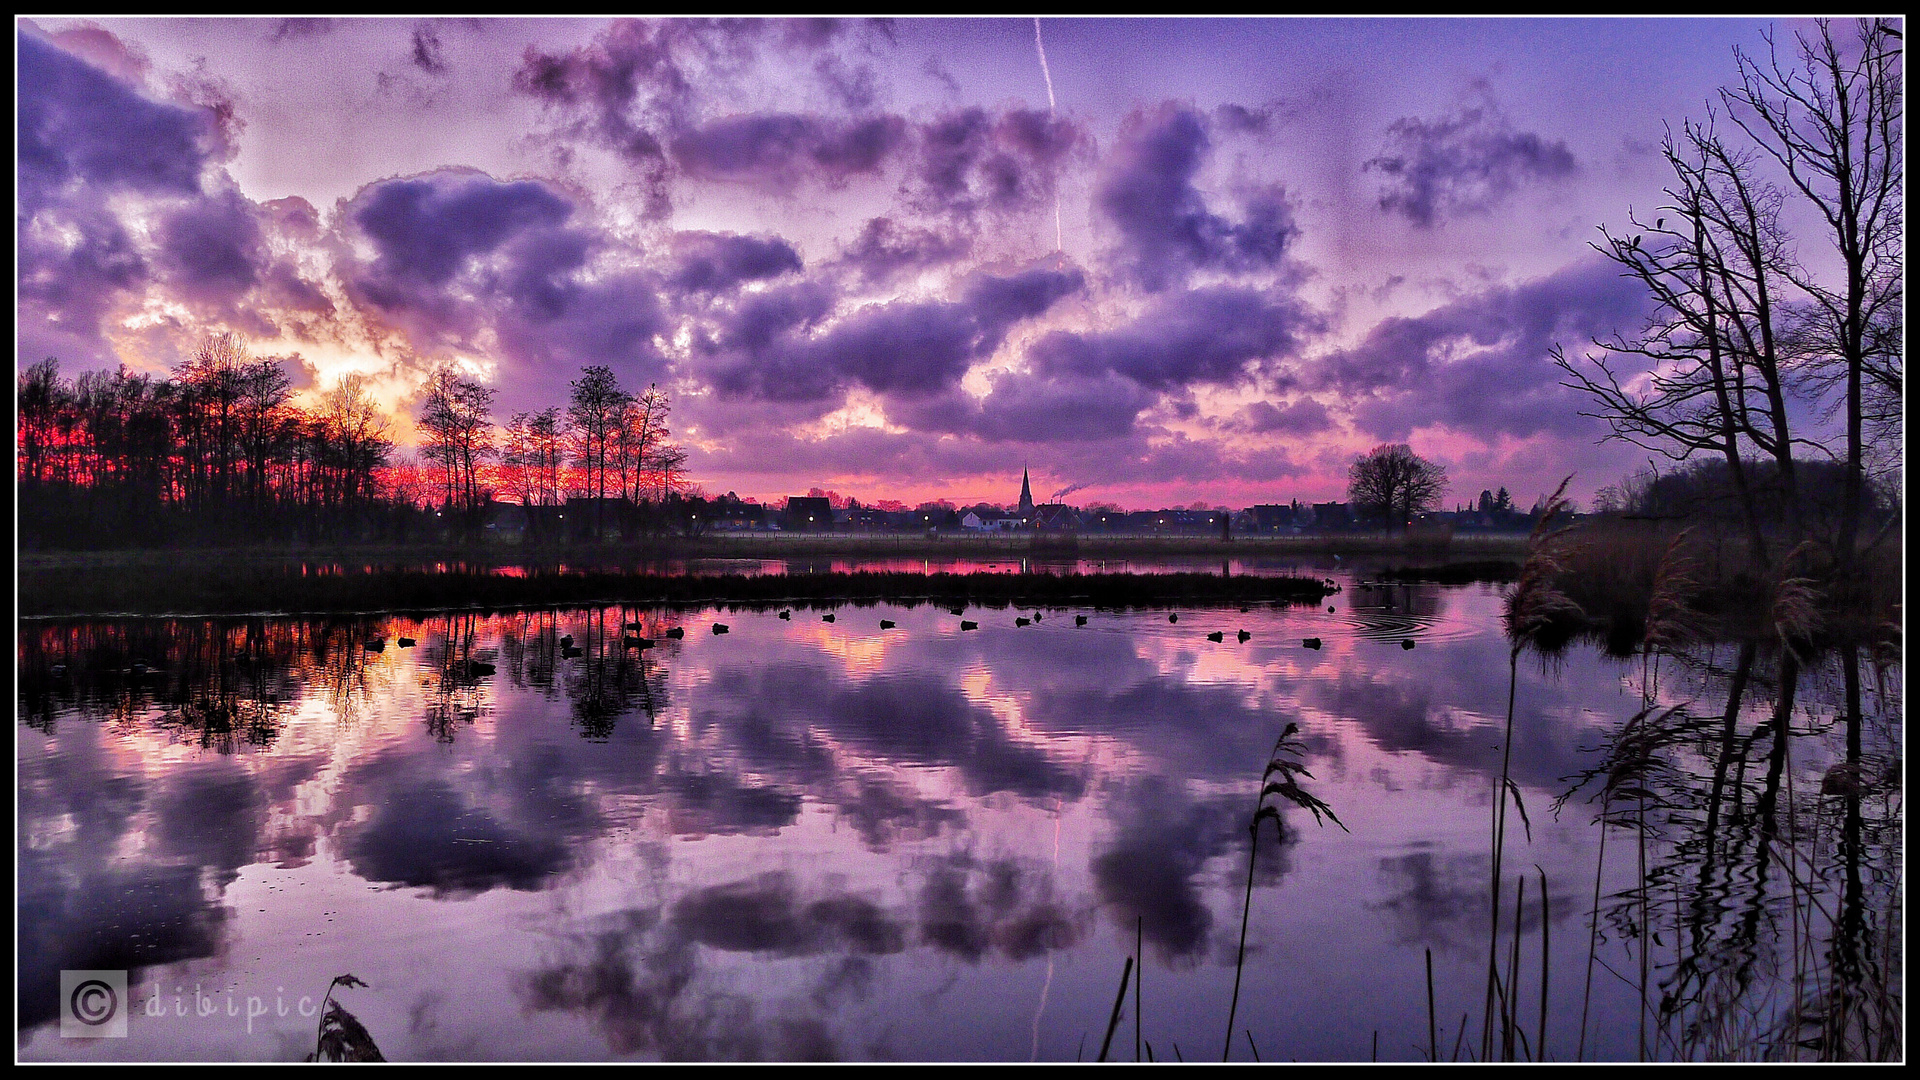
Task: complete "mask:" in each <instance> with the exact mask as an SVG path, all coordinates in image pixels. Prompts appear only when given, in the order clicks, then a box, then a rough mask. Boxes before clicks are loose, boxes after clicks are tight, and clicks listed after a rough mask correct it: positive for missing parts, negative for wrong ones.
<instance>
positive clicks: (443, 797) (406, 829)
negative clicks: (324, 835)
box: [341, 770, 570, 897]
mask: <svg viewBox="0 0 1920 1080" xmlns="http://www.w3.org/2000/svg"><path fill="white" fill-rule="evenodd" d="M409 771H410V770H409ZM393 779H394V780H395V781H397V782H392V783H378V782H376V783H374V784H373V785H371V787H372V789H373V790H371V791H369V790H367V789H365V788H363V789H361V790H360V791H358V792H357V796H358V798H360V799H363V800H366V802H367V803H368V804H370V805H372V806H373V808H374V810H373V816H372V818H371V819H369V820H368V821H367V822H366V823H365V824H359V825H349V826H346V827H345V828H344V830H343V832H344V836H343V837H342V842H341V853H342V855H344V856H345V858H346V860H347V861H348V862H349V863H351V864H352V866H353V868H354V871H355V872H356V873H358V874H359V875H360V876H361V877H364V878H366V879H367V880H369V881H385V882H391V883H394V884H397V885H409V886H423V887H426V888H430V889H432V890H433V893H434V895H435V896H438V897H447V896H455V897H460V896H473V895H477V894H479V893H483V892H486V891H488V890H490V889H496V888H499V887H501V886H506V887H507V888H511V889H523V890H531V889H538V888H541V887H542V886H543V885H545V884H546V883H547V881H548V879H549V878H550V877H551V876H552V875H554V874H557V873H559V872H560V871H561V870H563V869H565V868H566V867H567V865H568V863H569V860H570V856H569V853H568V851H567V848H566V847H565V846H564V845H563V844H562V843H561V842H560V841H559V840H557V839H556V838H554V837H550V836H541V835H537V834H529V833H522V832H516V831H513V830H510V829H509V828H507V827H506V826H505V825H503V824H501V823H500V821H498V820H497V819H496V818H495V817H494V816H493V815H492V814H491V813H489V812H488V811H487V810H484V809H481V808H479V807H476V806H473V805H472V804H471V803H469V802H468V801H467V799H466V798H464V797H463V796H462V795H461V794H460V793H459V792H457V791H455V790H454V789H453V788H451V787H449V786H448V785H447V784H445V783H443V782H441V781H440V780H437V779H427V778H425V777H414V776H400V777H394V778H393Z"/></svg>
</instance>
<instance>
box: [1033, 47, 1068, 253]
mask: <svg viewBox="0 0 1920 1080" xmlns="http://www.w3.org/2000/svg"><path fill="white" fill-rule="evenodd" d="M1033 49H1034V51H1035V52H1037V53H1039V54H1040V77H1041V78H1043V79H1045V80H1047V118H1048V119H1052V118H1053V114H1054V111H1055V110H1056V109H1058V108H1059V105H1058V103H1056V102H1055V101H1054V100H1053V72H1052V71H1050V70H1048V68H1047V45H1046V42H1044V41H1041V40H1040V18H1039V16H1037V15H1036V16H1034V19H1033ZM1053 249H1054V250H1055V251H1058V252H1059V253H1060V254H1061V255H1062V256H1063V257H1064V256H1065V255H1066V253H1067V242H1066V240H1065V238H1064V236H1063V234H1062V233H1061V231H1060V178H1059V176H1058V175H1056V176H1055V177H1054V178H1053Z"/></svg>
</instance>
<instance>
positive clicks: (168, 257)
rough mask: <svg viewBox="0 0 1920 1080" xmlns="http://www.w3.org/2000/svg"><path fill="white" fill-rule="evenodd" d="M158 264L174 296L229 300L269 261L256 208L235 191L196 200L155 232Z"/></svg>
mask: <svg viewBox="0 0 1920 1080" xmlns="http://www.w3.org/2000/svg"><path fill="white" fill-rule="evenodd" d="M158 237H159V241H160V267H161V269H162V270H163V271H164V272H165V273H166V276H167V284H168V285H169V286H170V287H171V289H172V290H173V291H174V292H175V294H176V295H178V296H181V297H184V298H185V299H188V300H193V301H196V302H202V303H230V302H232V301H233V300H236V299H238V298H239V297H240V296H241V295H243V294H245V293H246V292H247V291H248V290H250V289H252V288H253V287H254V285H255V284H257V283H258V282H259V281H260V279H261V276H262V273H263V270H264V266H265V264H266V263H267V261H268V258H269V256H268V252H267V249H266V241H265V237H264V235H263V234H262V232H261V229H260V223H259V220H258V218H257V208H256V207H255V206H254V204H253V203H252V202H250V201H248V200H247V199H246V198H245V197H244V196H242V195H241V194H240V193H239V192H238V191H232V190H229V191H226V192H222V193H221V194H220V195H217V196H214V197H212V198H206V199H198V200H195V201H194V202H192V203H189V204H187V205H186V206H183V207H181V208H180V209H178V210H176V211H174V212H173V213H171V214H169V215H167V217H166V218H165V219H163V220H162V221H161V223H160V228H159V230H158Z"/></svg>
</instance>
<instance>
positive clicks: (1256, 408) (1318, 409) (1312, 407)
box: [1224, 398, 1333, 435]
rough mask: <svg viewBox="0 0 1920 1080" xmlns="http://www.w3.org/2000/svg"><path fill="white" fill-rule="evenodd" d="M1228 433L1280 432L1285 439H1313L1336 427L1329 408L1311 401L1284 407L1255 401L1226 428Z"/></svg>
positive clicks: (1232, 419) (1292, 403)
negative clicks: (1316, 435)
mask: <svg viewBox="0 0 1920 1080" xmlns="http://www.w3.org/2000/svg"><path fill="white" fill-rule="evenodd" d="M1224 426H1225V427H1226V429H1227V430H1229V431H1244V432H1248V433H1250V434H1254V435H1265V434H1269V433H1271V432H1276V431H1277V432H1280V433H1282V434H1285V435H1312V434H1315V433H1316V432H1321V431H1325V430H1327V429H1328V428H1330V427H1332V426H1333V419H1332V418H1331V417H1329V416H1328V415H1327V407H1326V406H1324V405H1322V404H1320V403H1319V402H1317V401H1315V400H1313V399H1312V398H1301V399H1299V400H1298V401H1294V402H1291V403H1289V404H1287V405H1285V406H1277V405H1275V404H1273V403H1272V402H1270V401H1256V402H1253V403H1252V404H1250V405H1248V406H1247V407H1245V408H1243V409H1241V410H1240V411H1239V412H1237V413H1235V414H1234V415H1233V417H1232V418H1231V419H1230V420H1229V421H1228V422H1227V423H1226V424H1225V425H1224Z"/></svg>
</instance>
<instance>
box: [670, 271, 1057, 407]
mask: <svg viewBox="0 0 1920 1080" xmlns="http://www.w3.org/2000/svg"><path fill="white" fill-rule="evenodd" d="M1084 285H1085V279H1084V278H1083V277H1082V276H1081V274H1080V272H1079V271H1077V270H1070V271H1056V270H1043V269H1035V270H1028V271H1025V272H1022V273H1018V274H1013V275H1010V276H1006V277H992V276H986V275H982V276H979V277H976V278H974V279H972V280H971V281H969V282H968V283H967V284H966V286H965V287H964V288H963V290H962V294H961V299H960V300H958V301H956V302H943V301H924V302H911V301H903V302H897V303H892V304H874V305H870V306H867V307H864V308H860V309H857V310H855V311H854V312H852V313H851V314H849V315H847V316H845V317H843V318H841V319H839V320H838V321H836V322H834V323H833V324H832V325H831V326H830V327H828V328H827V329H826V330H825V331H823V332H820V333H817V334H806V333H804V331H805V330H807V329H808V328H810V327H812V326H813V325H814V324H816V323H818V322H819V321H820V320H822V319H824V318H825V316H826V315H827V313H828V312H829V311H830V310H831V307H832V297H831V295H830V294H829V293H828V291H827V289H826V287H825V286H824V285H823V284H821V283H819V282H803V283H800V284H796V285H794V286H790V287H788V288H785V289H770V290H767V291H766V292H763V293H760V294H757V295H754V296H750V297H747V298H745V299H743V300H742V301H741V302H740V303H739V304H737V305H736V306H735V307H734V308H733V309H732V310H731V311H730V312H728V313H726V314H725V316H724V317H723V318H722V320H721V322H720V324H719V326H718V327H716V328H713V329H711V330H710V331H709V332H708V333H706V334H704V335H703V336H702V337H701V338H700V339H699V340H698V341H697V342H696V352H698V353H699V354H701V361H702V363H701V366H702V367H704V368H705V370H706V371H707V372H708V373H709V376H710V378H711V379H712V381H713V383H714V385H715V386H716V387H717V388H718V389H719V390H720V391H721V393H722V394H723V395H726V396H728V397H736V398H737V397H759V398H764V399H768V400H773V401H822V400H825V399H827V398H829V397H830V396H832V395H833V394H835V393H837V392H839V391H840V390H842V389H844V388H846V387H847V386H850V385H853V384H856V383H857V384H859V385H862V386H865V387H867V388H868V389H871V390H874V391H876V392H879V393H895V394H906V395H925V394H932V393H935V392H938V391H941V390H944V389H946V388H948V387H950V386H952V385H953V384H954V383H956V382H958V381H959V379H960V377H961V376H962V375H964V374H966V371H967V369H968V367H970V366H971V365H972V364H973V362H974V361H976V360H979V359H982V358H984V357H986V356H989V355H991V354H992V352H993V351H994V350H995V349H997V348H998V347H999V346H1000V343H1001V342H1002V341H1003V340H1004V339H1005V336H1006V333H1007V331H1008V330H1009V329H1010V328H1011V327H1012V326H1013V325H1014V324H1015V323H1017V322H1020V321H1021V320H1023V319H1027V318H1030V317H1032V316H1034V315H1038V314H1040V313H1042V312H1044V311H1046V310H1047V309H1048V308H1050V307H1051V306H1052V305H1053V304H1054V303H1056V302H1058V301H1059V300H1060V299H1061V298H1062V297H1064V296H1066V295H1068V294H1070V293H1073V292H1076V291H1078V290H1080V289H1081V288H1082V287H1083V286H1084Z"/></svg>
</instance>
